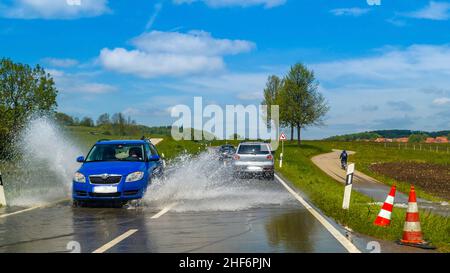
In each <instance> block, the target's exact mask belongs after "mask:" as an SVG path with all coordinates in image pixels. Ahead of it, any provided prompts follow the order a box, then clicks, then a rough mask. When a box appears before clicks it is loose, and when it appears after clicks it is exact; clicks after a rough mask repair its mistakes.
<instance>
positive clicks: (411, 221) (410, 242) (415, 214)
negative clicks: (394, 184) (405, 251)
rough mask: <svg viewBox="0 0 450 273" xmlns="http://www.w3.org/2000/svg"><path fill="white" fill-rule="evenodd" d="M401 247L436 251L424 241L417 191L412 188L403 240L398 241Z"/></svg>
mask: <svg viewBox="0 0 450 273" xmlns="http://www.w3.org/2000/svg"><path fill="white" fill-rule="evenodd" d="M398 243H399V244H401V245H407V246H414V247H420V248H426V249H435V247H433V246H431V245H430V243H428V242H426V241H425V240H424V239H423V234H422V229H421V227H420V219H419V208H418V206H417V200H416V191H415V189H414V186H411V191H410V192H409V200H408V209H407V210H406V221H405V225H404V226H403V238H402V239H401V240H399V241H398Z"/></svg>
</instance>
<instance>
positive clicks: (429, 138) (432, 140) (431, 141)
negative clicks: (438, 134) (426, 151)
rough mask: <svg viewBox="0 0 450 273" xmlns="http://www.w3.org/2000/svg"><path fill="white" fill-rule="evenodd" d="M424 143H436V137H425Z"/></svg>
mask: <svg viewBox="0 0 450 273" xmlns="http://www.w3.org/2000/svg"><path fill="white" fill-rule="evenodd" d="M425 143H436V139H435V138H433V137H427V139H426V140H425Z"/></svg>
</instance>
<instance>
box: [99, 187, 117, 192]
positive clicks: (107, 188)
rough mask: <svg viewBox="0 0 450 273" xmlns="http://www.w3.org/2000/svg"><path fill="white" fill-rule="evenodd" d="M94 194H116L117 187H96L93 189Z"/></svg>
mask: <svg viewBox="0 0 450 273" xmlns="http://www.w3.org/2000/svg"><path fill="white" fill-rule="evenodd" d="M94 192H95V193H116V192H117V187H114V186H96V187H94Z"/></svg>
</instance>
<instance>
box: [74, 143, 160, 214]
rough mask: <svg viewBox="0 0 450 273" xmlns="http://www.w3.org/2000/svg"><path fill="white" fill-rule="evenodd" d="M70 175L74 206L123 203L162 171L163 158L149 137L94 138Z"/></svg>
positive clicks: (140, 193) (138, 195) (137, 196)
mask: <svg viewBox="0 0 450 273" xmlns="http://www.w3.org/2000/svg"><path fill="white" fill-rule="evenodd" d="M77 162H79V163H83V164H82V166H81V168H80V169H79V170H78V171H77V172H76V173H75V175H74V178H73V188H72V198H73V201H74V205H76V206H78V205H85V204H86V203H87V202H88V201H110V202H111V201H112V202H114V204H119V205H120V206H122V205H124V204H125V203H126V202H127V201H130V200H135V199H141V198H142V197H143V196H144V194H145V192H146V190H147V187H148V186H149V185H150V183H151V180H152V178H153V177H155V176H161V175H162V174H163V171H164V168H163V165H164V164H163V159H162V158H161V157H160V156H159V154H158V151H157V149H156V147H155V146H154V145H153V144H152V143H151V142H150V141H149V140H104V141H98V142H97V143H95V145H94V146H93V147H92V148H91V150H90V151H89V153H88V155H87V156H86V158H85V157H83V156H80V157H78V158H77Z"/></svg>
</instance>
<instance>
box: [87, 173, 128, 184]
mask: <svg viewBox="0 0 450 273" xmlns="http://www.w3.org/2000/svg"><path fill="white" fill-rule="evenodd" d="M121 179H122V176H121V175H110V176H102V175H91V176H89V181H90V182H91V184H100V185H104V184H117V183H119V182H120V180H121Z"/></svg>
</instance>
